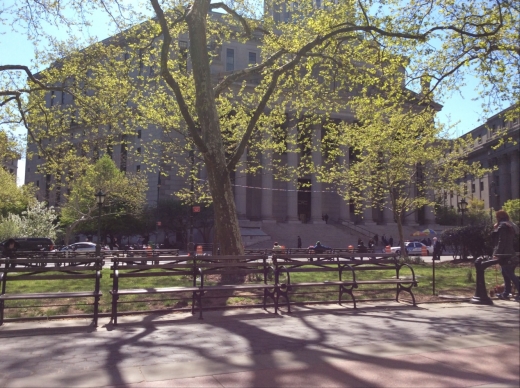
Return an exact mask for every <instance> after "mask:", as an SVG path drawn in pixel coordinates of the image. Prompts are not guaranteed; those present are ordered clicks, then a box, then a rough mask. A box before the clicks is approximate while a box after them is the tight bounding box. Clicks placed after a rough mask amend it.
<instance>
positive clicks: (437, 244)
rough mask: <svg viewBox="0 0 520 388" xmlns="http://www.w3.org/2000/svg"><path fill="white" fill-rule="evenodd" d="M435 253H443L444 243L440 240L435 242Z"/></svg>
mask: <svg viewBox="0 0 520 388" xmlns="http://www.w3.org/2000/svg"><path fill="white" fill-rule="evenodd" d="M433 253H434V254H436V255H440V254H441V253H442V244H441V242H440V241H435V242H434V243H433Z"/></svg>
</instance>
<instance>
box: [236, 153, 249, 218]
mask: <svg viewBox="0 0 520 388" xmlns="http://www.w3.org/2000/svg"><path fill="white" fill-rule="evenodd" d="M246 164H247V149H246V150H245V151H244V153H243V154H242V155H241V156H240V163H239V165H238V168H237V170H236V172H235V203H236V207H237V216H238V219H239V220H245V219H246V218H247V217H246V204H247V188H246V186H247V174H246Z"/></svg>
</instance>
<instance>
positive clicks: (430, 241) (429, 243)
mask: <svg viewBox="0 0 520 388" xmlns="http://www.w3.org/2000/svg"><path fill="white" fill-rule="evenodd" d="M434 238H435V237H434ZM426 245H428V246H429V247H431V246H432V240H430V238H429V237H428V244H426Z"/></svg>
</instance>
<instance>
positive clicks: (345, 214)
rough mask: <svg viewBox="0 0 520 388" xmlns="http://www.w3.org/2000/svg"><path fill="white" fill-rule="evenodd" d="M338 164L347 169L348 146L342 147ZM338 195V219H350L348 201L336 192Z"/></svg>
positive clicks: (343, 220)
mask: <svg viewBox="0 0 520 388" xmlns="http://www.w3.org/2000/svg"><path fill="white" fill-rule="evenodd" d="M339 161H340V165H341V166H343V168H345V169H347V168H348V166H349V163H350V161H349V155H348V147H342V156H340V158H339ZM337 195H338V197H339V219H340V221H342V222H349V221H350V207H349V203H348V202H347V201H346V200H345V198H343V196H341V195H339V194H337Z"/></svg>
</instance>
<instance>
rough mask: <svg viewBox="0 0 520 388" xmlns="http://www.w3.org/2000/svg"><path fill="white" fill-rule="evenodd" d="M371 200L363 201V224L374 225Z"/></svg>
mask: <svg viewBox="0 0 520 388" xmlns="http://www.w3.org/2000/svg"><path fill="white" fill-rule="evenodd" d="M371 205H372V204H371V202H369V201H365V208H364V209H363V223H364V224H365V225H375V224H376V223H375V222H374V212H373V210H374V209H373V208H372V207H371Z"/></svg>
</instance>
